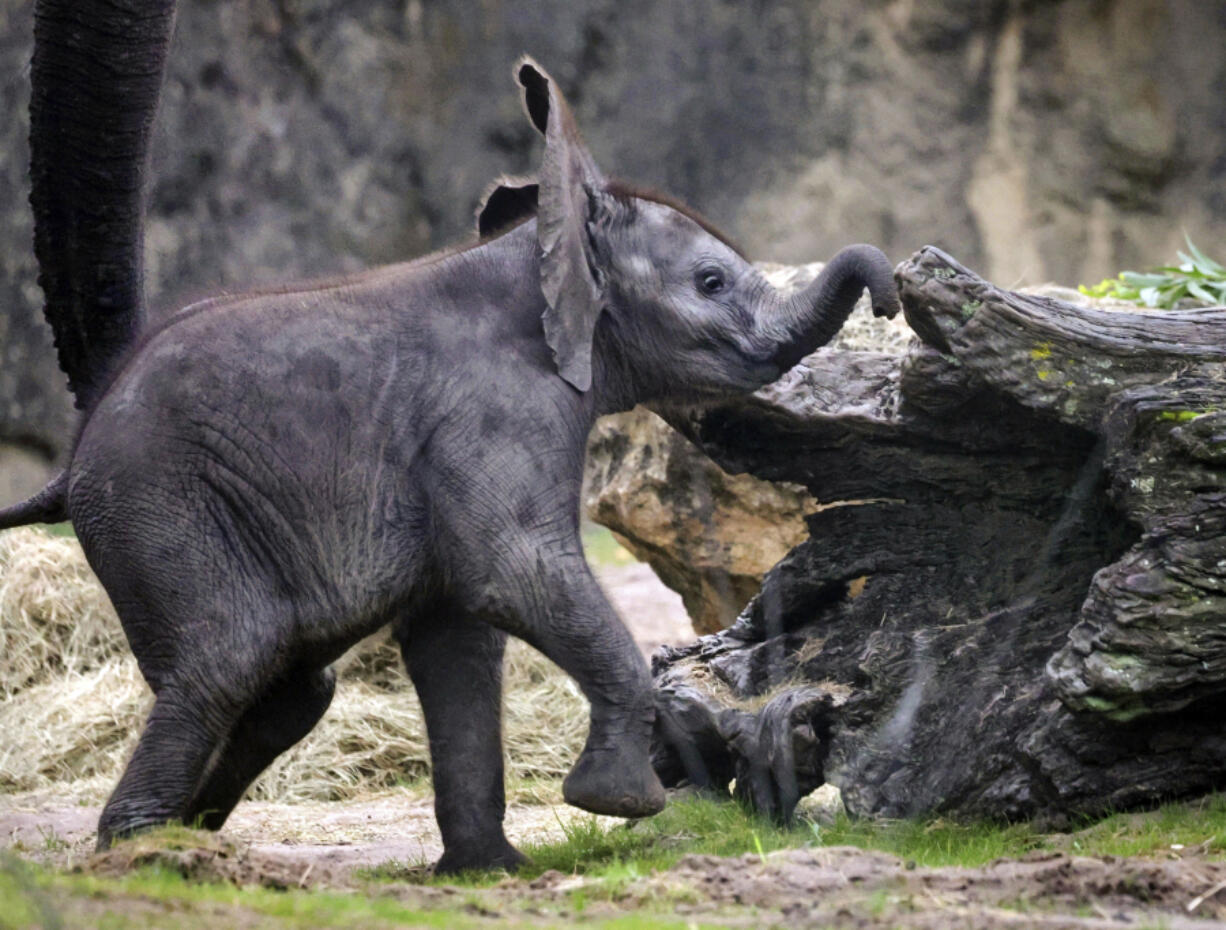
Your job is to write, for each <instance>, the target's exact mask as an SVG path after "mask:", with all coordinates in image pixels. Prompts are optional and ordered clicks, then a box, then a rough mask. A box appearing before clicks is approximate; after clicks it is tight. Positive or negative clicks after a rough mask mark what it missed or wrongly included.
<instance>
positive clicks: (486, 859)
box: [434, 839, 531, 875]
mask: <svg viewBox="0 0 1226 930" xmlns="http://www.w3.org/2000/svg"><path fill="white" fill-rule="evenodd" d="M529 861H531V860H529V859H528V857H527V856H525V855H524V854H523V853H521V852H520V851H519V850H518V849H516V848H515V847H514V846H512V845H511V844H510V843H508V842H507V841H506V840H505V839H503V840H500V841H497V842H493V843H489V844H486V845H475V844H474V845H468V844H465V845H464V846H462V847H450V848H447V849H445V850H444V851H443V856H442V858H441V859H439V861H438V862H437V863H435V865H434V874H435V875H458V874H459V873H460V872H470V871H477V870H481V871H492V870H494V869H506V870H507V871H508V872H514V871H515V870H516V869H518V868H519V867H520V866H521V865H525V864H526V863H528V862H529Z"/></svg>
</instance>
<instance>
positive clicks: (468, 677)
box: [396, 616, 527, 873]
mask: <svg viewBox="0 0 1226 930" xmlns="http://www.w3.org/2000/svg"><path fill="white" fill-rule="evenodd" d="M396 635H397V638H398V639H399V641H400V648H401V652H402V653H403V655H404V661H405V665H406V666H407V667H408V670H409V677H410V678H412V679H413V686H414V687H415V688H416V689H417V696H418V698H419V699H420V700H421V706H422V712H423V714H424V715H425V718H426V734H427V736H428V738H429V740H430V760H431V765H432V768H433V776H434V814H435V817H436V818H437V820H438V826H439V832H440V833H442V835H443V857H442V858H441V859H440V860H439V861H438V865H437V866H436V867H435V871H436V872H439V873H447V872H461V871H463V870H465V869H490V868H506V869H514V868H516V867H517V866H519V865H520V864H521V863H523V862H526V861H527V860H526V858H525V857H524V855H523V854H522V853H520V852H519V850H517V849H516V848H515V847H514V846H512V845H511V844H510V843H509V842H507V838H506V834H504V833H503V829H502V820H503V817H504V815H505V813H506V797H505V794H504V788H503V762H502V656H503V652H504V650H505V648H506V634H505V633H504V632H502V631H501V630H499V629H495V628H494V627H491V626H490V625H488V624H486V623H482V622H480V621H477V620H473V619H469V618H467V617H464V616H458V617H443V618H439V617H414V618H413V619H412V620H411V621H409V620H407V619H406V620H404V621H402V622H401V623H400V624H399V625H398V626H397V629H396Z"/></svg>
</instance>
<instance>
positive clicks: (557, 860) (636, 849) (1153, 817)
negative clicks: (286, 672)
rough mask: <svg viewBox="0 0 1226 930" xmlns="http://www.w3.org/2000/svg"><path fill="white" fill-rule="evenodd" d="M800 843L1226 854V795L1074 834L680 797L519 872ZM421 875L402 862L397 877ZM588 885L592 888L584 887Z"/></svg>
mask: <svg viewBox="0 0 1226 930" xmlns="http://www.w3.org/2000/svg"><path fill="white" fill-rule="evenodd" d="M804 846H855V847H858V848H860V849H866V850H876V851H879V852H885V853H889V854H891V855H894V856H897V857H898V858H900V859H902V860H903V861H904V862H905V863H907V864H912V863H914V864H915V865H917V866H932V867H939V866H965V867H975V866H982V865H986V864H987V863H989V862H992V861H994V860H996V859H1002V858H1017V857H1020V856H1024V855H1026V854H1027V853H1030V852H1033V851H1035V850H1049V851H1067V852H1071V853H1074V854H1078V855H1085V856H1137V855H1140V856H1145V855H1151V856H1152V855H1167V854H1169V853H1170V852H1171V851H1172V847H1176V849H1175V851H1179V848H1182V849H1186V850H1187V851H1188V852H1189V853H1195V854H1197V855H1203V856H1206V857H1209V858H1226V795H1212V796H1209V797H1207V798H1203V799H1201V800H1198V801H1191V802H1182V803H1174V804H1169V805H1165V806H1163V807H1161V808H1159V809H1157V810H1155V811H1149V812H1145V813H1137V814H1116V815H1111V816H1109V817H1106V818H1103V819H1101V820H1098V821H1095V822H1093V823H1091V824H1089V825H1087V826H1086V827H1085V828H1083V829H1080V830H1077V831H1075V832H1070V833H1047V832H1044V831H1042V830H1040V829H1039V828H1037V827H1036V826H1035V825H1033V824H1031V823H1027V822H1023V823H1013V824H1007V823H992V822H985V821H978V822H969V823H960V822H956V821H951V820H945V819H941V818H927V819H917V820H868V819H864V820H857V819H853V818H851V817H849V816H848V815H847V814H845V813H839V814H838V815H837V816H835V817H833V818H830V819H829V820H828V822H817V821H809V820H804V819H799V818H798V820H797V822H796V823H795V824H794V825H793V826H790V827H780V826H777V825H775V824H773V823H771V822H769V821H767V820H765V819H763V818H760V817H757V816H755V815H754V814H752V813H749V812H748V811H746V810H744V809H743V808H742V807H740V806H739V805H737V804H729V803H721V802H718V801H714V800H708V799H701V798H687V799H683V800H676V801H673V802H671V803H670V804H669V806H668V807H667V808H666V809H665V810H664V811H663V813H661V814H658V815H657V816H655V817H652V818H649V819H646V820H640V821H634V822H631V823H628V824H624V825H622V824H615V825H613V826H604V825H603V824H602V823H601V822H600V821H598V820H597V819H596V818H594V817H593V818H590V819H580V820H577V821H574V822H573V823H572V824H570V825H569V826H567V827H566V835H565V838H564V839H562V840H558V841H555V842H550V843H538V844H532V845H529V846H526V847H525V848H524V852H525V853H527V854H528V855H529V856H530V857H531V859H532V863H531V864H530V865H528V866H525V867H524V868H523V869H522V870H521V871H520V872H519V873H518V874H519V876H520V877H522V878H529V879H530V878H534V877H536V876H538V875H540V874H541V873H542V872H545V871H548V870H550V869H556V870H558V871H560V872H563V873H566V874H575V875H583V876H585V877H588V878H591V879H595V880H597V881H598V882H600V883H605V884H608V885H610V886H611V887H613V888H617V887H619V886H620V885H623V884H625V883H626V882H627V881H629V880H633V879H634V878H636V877H639V876H642V875H646V874H649V873H650V872H652V871H656V870H662V869H667V868H669V867H670V866H672V865H674V864H676V862H677V861H678V860H679V859H680V858H681V857H682V856H685V855H688V854H691V853H695V854H708V855H716V856H741V855H745V854H751V855H754V856H757V857H759V858H761V859H764V860H768V859H769V857H770V854H771V853H772V852H774V851H775V850H779V849H785V848H795V847H804ZM421 874H423V873H422V871H421V869H420V867H417V868H408V869H401V870H400V871H399V872H398V873H396V872H393V875H392V876H389V877H396V878H399V879H401V880H403V879H405V878H409V880H413V879H412V877H411V876H412V875H421ZM501 879H502V876H498V875H489V874H486V873H472V874H469V875H463V876H460V877H459V878H458V879H457V878H455V877H451V878H447V879H445V880H444V879H439V880H435V879H426V880H427V881H431V882H435V881H437V882H438V883H443V884H457V883H459V884H463V885H469V886H474V887H480V886H488V885H491V884H494V883H496V882H498V881H500V880H501ZM586 893H587V894H589V895H590V894H591V888H588V889H587V890H586Z"/></svg>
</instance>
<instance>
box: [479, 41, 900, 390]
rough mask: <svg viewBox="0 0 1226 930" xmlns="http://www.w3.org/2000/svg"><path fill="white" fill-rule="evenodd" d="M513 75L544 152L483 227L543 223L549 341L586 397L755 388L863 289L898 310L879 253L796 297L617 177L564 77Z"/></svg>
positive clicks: (889, 310)
mask: <svg viewBox="0 0 1226 930" xmlns="http://www.w3.org/2000/svg"><path fill="white" fill-rule="evenodd" d="M515 74H516V79H517V80H518V82H519V84H520V86H521V87H522V88H523V93H524V104H525V109H526V110H527V113H528V117H529V119H530V120H531V121H532V124H533V125H534V126H535V127H536V129H537V130H538V131H539V132H540V133H541V135H542V136H544V138H545V154H544V158H543V159H542V162H541V167H540V172H539V177H538V178H537V179H536V180H535V181H531V180H510V179H508V180H504V181H501V182H499V183H497V184H496V185H495V187H494V188H493V190H492V191H491V192H490V193H489V194H488V195H487V198H486V200H485V204H484V206H483V208H482V209H481V210H480V211H479V215H478V227H479V229H480V230H481V232H482V233H483V234H489V233H491V232H493V231H494V230H496V229H498V228H501V227H505V225H507V224H509V223H512V222H514V221H516V220H520V219H525V218H527V217H529V216H531V215H533V214H535V215H536V218H537V243H538V250H539V258H540V281H541V291H542V293H543V295H544V297H545V301H546V304H547V309H546V310H545V312H544V317H543V324H544V331H545V338H546V340H547V341H548V343H549V347H550V349H551V350H552V351H553V356H554V361H555V363H556V365H557V369H558V373H559V374H560V375H561V376H562V377H563V378H564V379H566V381H568V382H569V383H570V384H571V385H573V386H574V387H575V388H577V389H578V390H580V391H587V390H589V389H590V388H591V387H592V384H593V380H594V378H596V379H598V380H599V379H603V381H604V382H605V383H606V384H608V383H616V384H618V385H621V386H622V387H623V388H628V389H629V393H630V394H631V395H632V396H633V399H634V400H635V401H652V400H669V401H677V400H700V399H708V398H712V397H718V396H725V395H728V394H730V393H738V392H744V391H752V390H754V389H756V388H758V387H760V386H762V385H763V384H766V383H768V382H770V381H773V380H775V379H776V378H777V377H779V375H780V374H782V373H783V372H784V371H786V370H787V369H788V368H790V367H791V366H792V365H794V364H795V363H796V362H798V361H799V360H800V359H801V358H802V357H804V356H805V355H807V354H808V353H810V352H812V351H813V350H814V349H816V348H817V347H819V346H821V345H824V344H825V343H827V342H829V341H830V339H831V338H833V336H834V335H835V333H837V332H838V330H839V328H840V327H841V326H842V325H843V322H844V321H845V320H846V319H847V315H848V314H849V313H850V312H851V310H852V308H853V307H854V306H855V303H856V300H857V299H858V298H859V296H860V294H861V293H862V292H863V291H864V289H865V288H867V289H868V290H869V293H870V294H871V297H872V306H873V312H874V313H875V314H877V315H878V316H893V315H894V314H895V313H897V312H898V309H899V301H898V294H897V291H896V290H895V287H894V282H893V274H892V269H891V267H890V265H889V262H888V261H887V260H886V257H885V256H884V255H883V254H882V253H881V252H880V250H878V249H876V248H874V247H872V246H868V245H854V246H849V247H848V248H845V249H843V250H842V251H841V252H839V253H838V255H836V256H835V258H834V259H833V260H832V261H831V262H830V263H829V264H828V265H827V266H826V268H825V269H824V270H823V272H822V274H821V275H820V276H819V277H818V278H817V280H815V281H814V282H813V283H812V284H811V285H810V286H809V287H807V288H805V289H804V290H803V291H801V292H799V293H797V294H794V295H790V296H785V295H784V294H782V293H781V292H779V291H778V290H777V289H776V288H774V287H773V286H772V285H771V284H769V283H768V282H767V280H766V279H765V277H764V276H763V274H762V273H761V271H759V270H758V269H757V268H755V267H754V266H753V265H752V264H751V263H750V262H749V261H748V260H747V259H746V258H745V256H744V255H743V254H742V253H741V251H740V250H739V249H738V248H737V247H736V246H735V245H734V244H733V243H732V242H731V241H730V240H729V239H728V237H726V236H724V235H723V234H721V233H720V232H719V231H718V230H716V229H715V228H714V227H713V226H712V225H711V224H710V223H709V222H707V221H706V220H704V219H703V218H702V217H701V216H699V215H698V214H696V213H695V212H694V211H693V210H691V209H689V208H688V207H686V206H685V205H683V204H681V203H679V202H677V201H676V200H674V199H672V198H670V197H667V196H665V195H662V194H659V193H656V192H654V191H649V190H644V189H640V188H636V187H633V186H632V185H629V184H627V183H625V182H622V181H619V180H615V179H608V178H606V177H605V176H604V175H603V174H602V173H601V171H600V169H599V168H598V167H597V166H596V162H595V160H594V159H593V157H592V155H591V153H590V152H589V151H588V149H587V147H586V146H585V145H584V143H583V140H582V139H581V137H580V135H579V131H578V129H577V128H576V126H575V121H574V117H573V116H572V114H571V111H570V108H569V107H568V106H567V103H566V101H565V99H564V98H563V96H562V94H561V92H560V91H559V90H558V87H557V84H556V82H555V81H554V80H553V79H552V78H550V77H549V75H548V74H546V73H545V71H544V70H543V69H541V67H540V66H539V65H537V64H536V63H535V62H534V61H532V60H531V59H529V58H525V59H523V60H521V61H520V63H519V64H518V65H517V66H516V70H515Z"/></svg>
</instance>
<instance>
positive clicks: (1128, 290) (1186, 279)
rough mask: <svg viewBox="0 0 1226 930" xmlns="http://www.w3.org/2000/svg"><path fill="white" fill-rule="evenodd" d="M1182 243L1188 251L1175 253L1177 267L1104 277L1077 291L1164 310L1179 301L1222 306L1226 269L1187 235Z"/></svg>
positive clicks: (1224, 294) (1225, 286)
mask: <svg viewBox="0 0 1226 930" xmlns="http://www.w3.org/2000/svg"><path fill="white" fill-rule="evenodd" d="M1184 240H1185V241H1186V242H1187V243H1188V251H1187V252H1179V253H1178V255H1179V264H1178V265H1163V266H1162V267H1161V268H1158V269H1157V270H1155V271H1151V272H1147V273H1145V274H1141V273H1139V272H1136V271H1122V272H1120V275H1119V277H1118V278H1107V279H1106V280H1105V281H1101V282H1100V283H1098V284H1095V285H1094V286H1093V287H1086V286H1085V285H1084V284H1083V285H1081V287H1079V288H1078V290H1080V291H1081V293H1083V294H1085V295H1087V296H1089V297H1113V298H1115V299H1116V300H1127V301H1129V302H1131V303H1135V304H1140V305H1141V306H1144V307H1155V308H1162V309H1166V310H1169V309H1171V308H1172V307H1174V306H1175V305H1176V304H1178V303H1179V302H1180V301H1181V300H1191V301H1193V302H1195V303H1200V304H1203V305H1205V306H1207V307H1212V306H1218V305H1221V304H1226V267H1224V266H1223V265H1222V264H1221V263H1219V262H1216V261H1214V260H1213V259H1211V258H1209V257H1208V256H1207V255H1205V253H1203V252H1202V251H1201V250H1200V249H1198V248H1197V247H1196V246H1195V245H1193V244H1192V240H1191V239H1189V238H1188V237H1187V236H1185V237H1184Z"/></svg>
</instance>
